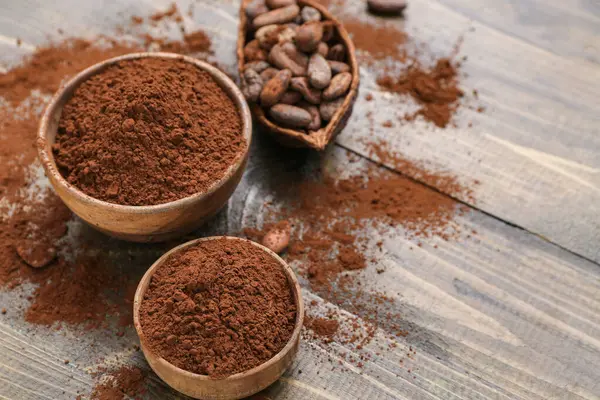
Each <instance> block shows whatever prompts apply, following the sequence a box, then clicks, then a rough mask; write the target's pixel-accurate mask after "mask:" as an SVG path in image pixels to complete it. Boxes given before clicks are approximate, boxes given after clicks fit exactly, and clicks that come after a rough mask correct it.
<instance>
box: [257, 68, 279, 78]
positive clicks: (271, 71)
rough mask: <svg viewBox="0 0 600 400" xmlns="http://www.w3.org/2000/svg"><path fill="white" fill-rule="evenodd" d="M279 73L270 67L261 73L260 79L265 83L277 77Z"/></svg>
mask: <svg viewBox="0 0 600 400" xmlns="http://www.w3.org/2000/svg"><path fill="white" fill-rule="evenodd" d="M278 72H279V70H278V69H277V68H273V67H269V68H267V69H265V70H264V71H263V72H261V73H260V77H261V78H262V80H263V82H267V81H269V80H271V78H273V77H274V76H275V75H277V73H278Z"/></svg>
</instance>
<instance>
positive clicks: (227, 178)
mask: <svg viewBox="0 0 600 400" xmlns="http://www.w3.org/2000/svg"><path fill="white" fill-rule="evenodd" d="M149 57H155V58H162V59H173V60H182V61H185V62H188V63H190V64H193V65H195V66H197V67H198V68H200V69H201V70H203V71H206V72H208V73H209V74H210V75H211V76H212V77H213V78H214V79H215V81H216V82H217V83H218V84H219V85H220V86H221V87H222V88H223V90H224V91H225V92H226V93H227V94H228V95H229V96H230V97H231V99H232V100H233V101H234V103H235V105H236V107H237V109H238V111H239V113H240V117H241V119H242V129H243V135H244V137H245V139H246V148H245V149H244V150H243V154H242V155H241V157H239V158H238V159H237V161H236V162H235V164H233V165H231V166H230V167H229V169H228V170H227V171H226V173H225V175H224V176H223V177H222V178H221V179H220V180H218V181H217V182H215V183H213V185H212V186H211V187H210V188H209V189H208V190H206V191H205V192H200V193H196V194H194V195H192V196H188V197H185V198H182V199H179V200H176V201H172V202H169V203H164V204H158V205H152V206H126V205H120V204H114V203H109V202H105V201H102V200H98V199H95V198H93V197H91V196H88V195H87V194H85V193H83V192H82V191H80V190H79V189H78V188H76V187H75V186H73V185H71V184H70V183H69V182H67V181H66V179H64V178H63V176H62V175H61V174H60V172H59V170H58V168H57V166H56V163H55V161H54V155H53V154H52V145H53V143H54V140H55V138H56V132H57V128H58V123H59V121H60V116H61V113H62V109H63V106H64V105H65V103H66V102H67V101H68V100H69V99H70V98H71V97H72V96H73V93H74V91H75V90H76V89H77V87H78V86H79V85H80V84H81V83H82V82H83V81H85V80H86V79H88V78H89V77H91V76H92V75H95V74H97V73H100V72H102V71H103V70H105V69H106V68H107V67H108V66H110V65H113V64H115V63H117V62H119V61H123V60H132V59H139V58H149ZM251 140H252V117H251V114H250V110H249V108H248V104H247V103H246V100H245V98H244V96H243V94H242V93H241V91H240V90H239V89H238V87H237V86H236V85H235V83H233V81H231V79H229V77H227V76H226V75H225V74H224V73H223V72H221V71H219V70H218V69H217V68H215V67H213V66H212V65H210V64H207V63H205V62H203V61H200V60H196V59H194V58H191V57H186V56H182V55H179V54H172V53H132V54H127V55H124V56H121V57H116V58H112V59H109V60H106V61H103V62H101V63H98V64H96V65H93V66H92V67H90V68H88V69H86V70H84V71H82V72H81V73H79V74H78V75H76V76H75V77H74V78H73V79H71V81H69V82H68V83H67V84H66V85H65V86H64V87H62V88H61V89H60V90H59V91H58V92H57V93H56V95H55V96H54V98H53V99H52V101H51V102H50V104H49V105H48V107H47V109H46V111H45V113H44V115H43V117H42V120H41V123H40V128H39V132H38V138H37V146H38V153H39V157H40V160H41V162H42V165H43V166H44V169H45V171H46V175H47V176H48V178H49V180H50V183H51V184H52V187H53V188H54V190H55V191H56V193H57V194H58V196H59V197H60V198H61V199H62V200H63V201H64V202H65V204H66V205H67V207H69V208H70V209H71V211H73V212H74V213H75V214H76V215H77V216H79V217H80V218H81V219H82V220H84V221H85V222H87V223H88V224H90V225H91V226H93V227H95V228H96V229H98V230H100V231H102V232H104V233H106V234H108V235H111V236H114V237H117V238H120V239H124V240H130V241H134V242H158V241H163V240H168V239H172V238H174V237H177V236H181V235H184V234H186V233H189V232H191V231H193V230H194V229H196V228H198V227H199V226H200V225H201V224H202V223H203V222H205V221H206V220H208V219H209V218H210V217H212V216H213V215H214V214H216V213H217V212H218V211H219V210H220V209H221V208H222V207H223V206H224V205H225V203H226V202H227V200H228V199H229V197H230V196H231V194H232V193H233V191H234V190H235V188H236V187H237V185H238V183H239V181H240V179H241V177H242V174H243V173H244V168H245V166H246V162H247V159H248V150H249V148H250V142H251Z"/></svg>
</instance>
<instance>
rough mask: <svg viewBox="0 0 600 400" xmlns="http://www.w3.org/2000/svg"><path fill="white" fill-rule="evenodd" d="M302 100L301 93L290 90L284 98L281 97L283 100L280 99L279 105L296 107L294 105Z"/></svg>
mask: <svg viewBox="0 0 600 400" xmlns="http://www.w3.org/2000/svg"><path fill="white" fill-rule="evenodd" d="M300 100H302V95H301V94H300V92H295V91H293V90H288V91H287V92H285V93H284V94H283V96H281V99H279V103H281V104H289V105H294V104H296V103H298V102H299V101H300Z"/></svg>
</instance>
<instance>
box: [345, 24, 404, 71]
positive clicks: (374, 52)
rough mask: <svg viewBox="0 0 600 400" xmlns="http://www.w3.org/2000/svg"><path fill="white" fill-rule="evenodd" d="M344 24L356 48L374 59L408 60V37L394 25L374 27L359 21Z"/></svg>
mask: <svg viewBox="0 0 600 400" xmlns="http://www.w3.org/2000/svg"><path fill="white" fill-rule="evenodd" d="M343 22H344V27H345V28H346V29H347V30H348V32H349V33H350V34H351V35H352V42H354V45H355V46H356V48H357V49H359V50H362V51H364V52H366V53H368V54H369V55H370V57H371V58H372V59H374V60H383V59H386V58H391V59H393V60H396V61H405V60H406V57H407V53H406V49H405V47H404V45H405V44H406V42H407V40H408V36H407V34H406V33H404V32H403V31H401V30H398V29H397V28H396V27H394V26H392V25H387V24H378V25H373V24H370V23H367V22H364V21H360V20H357V19H344V21H343ZM363 61H365V60H363Z"/></svg>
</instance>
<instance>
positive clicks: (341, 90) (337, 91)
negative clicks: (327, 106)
mask: <svg viewBox="0 0 600 400" xmlns="http://www.w3.org/2000/svg"><path fill="white" fill-rule="evenodd" d="M351 83H352V74H351V73H350V72H342V73H339V74H337V75H336V76H334V77H333V79H331V83H330V84H329V86H328V87H327V89H325V90H324V91H323V94H322V99H323V100H325V101H331V100H333V99H337V98H338V97H340V96H343V95H345V94H346V93H347V92H348V89H350V84H351Z"/></svg>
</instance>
